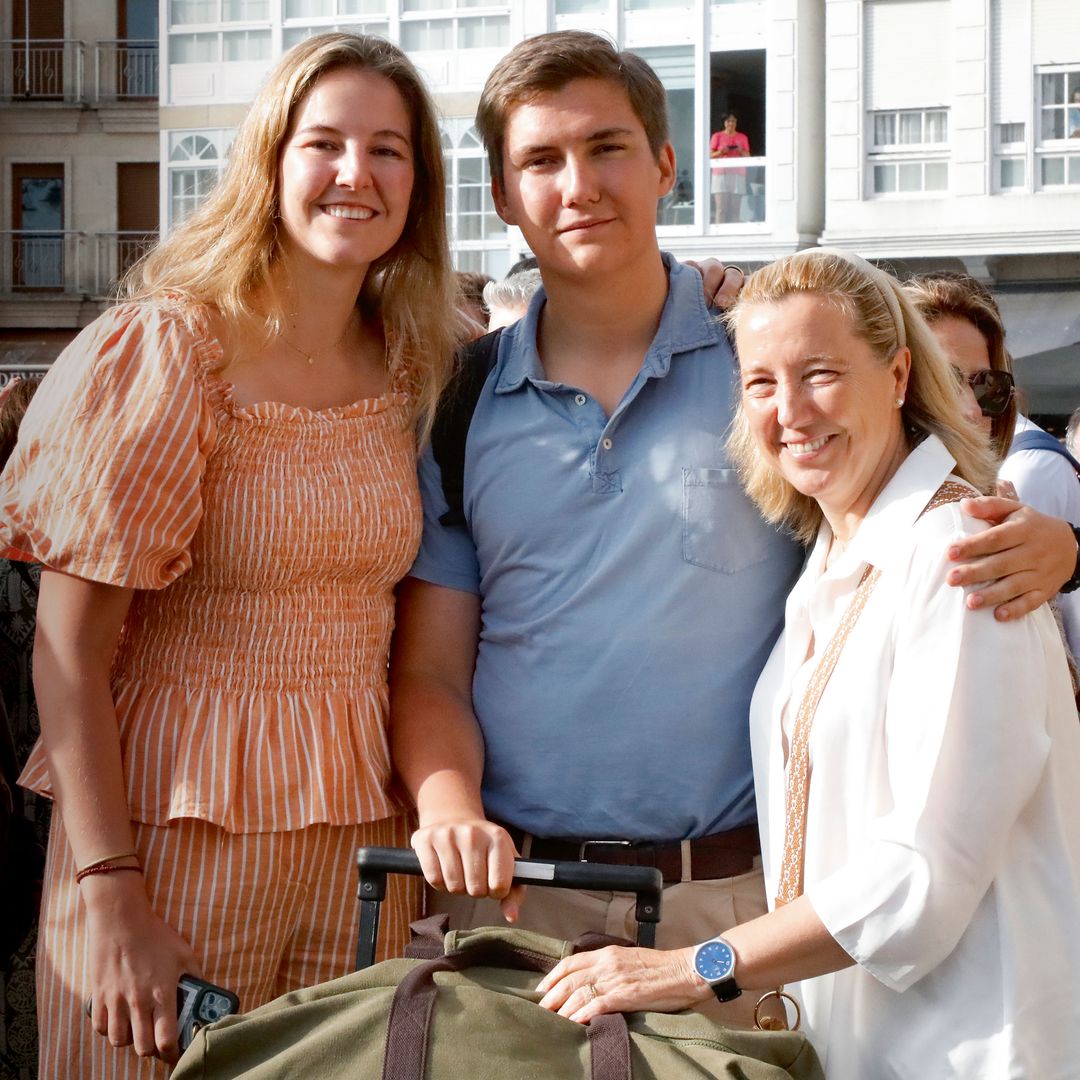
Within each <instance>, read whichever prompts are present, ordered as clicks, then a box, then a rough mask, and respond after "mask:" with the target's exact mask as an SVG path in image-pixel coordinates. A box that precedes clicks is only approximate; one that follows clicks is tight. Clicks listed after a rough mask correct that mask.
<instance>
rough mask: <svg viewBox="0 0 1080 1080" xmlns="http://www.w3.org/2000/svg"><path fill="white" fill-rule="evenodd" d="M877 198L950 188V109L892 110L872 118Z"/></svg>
mask: <svg viewBox="0 0 1080 1080" xmlns="http://www.w3.org/2000/svg"><path fill="white" fill-rule="evenodd" d="M870 126H871V140H870V143H871V152H870V169H871V176H872V191H873V193H874V194H875V195H913V194H916V193H918V192H937V191H947V190H948V187H949V163H948V144H949V113H948V110H947V109H889V110H881V111H878V112H874V113H871V114H870Z"/></svg>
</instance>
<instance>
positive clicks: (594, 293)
mask: <svg viewBox="0 0 1080 1080" xmlns="http://www.w3.org/2000/svg"><path fill="white" fill-rule="evenodd" d="M477 128H478V129H479V131H480V133H481V135H482V137H483V138H484V141H485V144H486V146H487V148H488V151H489V154H490V158H491V164H492V174H493V183H492V189H493V192H494V195H495V201H496V207H497V209H498V212H499V214H500V216H501V217H502V218H503V219H504V220H506V221H507V222H509V223H511V224H514V225H517V226H519V227H520V228H521V230H522V232H523V234H524V237H525V240H526V241H527V243H528V244H529V247H530V248H531V250H532V251H533V253H534V254H535V255H536V257H537V259H538V261H539V266H540V270H541V273H542V276H543V284H544V287H543V289H542V290H541V292H540V294H539V295H538V296H537V297H536V298H535V299H534V300H533V302H532V305H531V306H530V308H529V311H528V314H527V315H526V317H525V318H524V319H523V320H522V321H521V322H519V323H517V324H515V325H514V326H512V327H510V328H508V329H507V330H505V331H504V332H503V334H502V337H501V339H500V342H499V350H498V361H497V363H496V366H495V369H494V370H493V371H492V373H491V375H490V376H489V378H488V380H487V383H486V384H485V386H484V389H483V391H482V393H481V395H480V398H479V401H478V403H477V406H476V410H475V413H474V415H473V418H472V424H471V427H470V429H469V436H468V442H467V454H466V468H465V490H464V507H463V508H464V512H465V517H466V521H467V527H465V528H461V527H456V526H444V525H442V524H440V522H439V517H440V516H441V515H442V514H443V513H444V512H445V511H446V509H447V505H446V502H445V499H444V495H443V492H442V489H441V484H440V477H439V474H438V468H437V466H436V465H435V463H434V460H433V458H432V456H431V454H430V453H428V454H427V455H426V456H425V458H424V460H423V462H422V466H421V485H422V492H423V499H424V514H425V527H424V538H423V543H422V547H421V551H420V555H419V557H418V558H417V561H416V563H415V565H414V567H413V569H412V572H411V576H410V578H409V579H408V580H407V581H406V582H405V583H404V584H403V586H402V589H401V594H400V603H399V614H398V632H397V636H396V641H395V652H394V658H393V664H392V676H391V685H392V695H393V696H392V722H393V723H392V734H393V744H394V758H395V763H396V766H397V769H398V771H399V773H400V775H401V777H402V779H403V780H404V782H405V784H406V786H407V787H408V788H409V790H410V791H411V792H412V794H413V795H414V797H415V798H416V801H417V806H418V809H419V815H420V826H421V828H420V830H419V831H418V833H417V834H416V835H415V837H414V841H413V843H414V847H415V849H416V851H417V853H418V854H419V856H420V859H421V862H422V864H423V867H424V870H425V874H426V876H427V878H428V881H429V882H431V883H432V884H433V885H435V886H437V887H440V888H443V889H446V890H448V891H450V892H452V893H454V894H457V895H455V896H452V897H449V898H446V903H447V905H448V907H449V908H450V910H451V912H452V914H453V915H454V916H455V922H456V923H457V924H458V925H470V924H476V923H481V922H490V921H492V917H493V916H497V914H498V909H497V908H496V907H495V906H494V903H493V901H492V900H477V899H475V898H482V897H488V896H493V897H504V900H503V910H504V912H505V913H506V914H507V915H508V916H509V917H511V918H516V917H518V914H519V912H518V908H519V900H520V894H518V893H511V894H509V895H507V890H508V888H509V878H510V873H511V870H512V858H513V853H514V849H515V847H516V848H517V850H518V851H519V852H521V853H522V854H532V855H533V856H536V857H541V858H578V857H584V858H588V859H594V860H598V861H624V860H625V861H637V862H641V863H644V864H649V865H658V866H660V867H661V869H662V870H663V872H664V876H665V880H666V881H667V882H668V883H669V887H668V888H667V889H666V892H665V899H664V919H663V922H662V923H661V926H660V931H659V935H658V944H659V945H661V946H662V947H665V948H672V947H677V946H683V945H688V944H691V943H694V942H697V941H703V940H705V939H707V938H710V937H712V936H714V935H716V934H719V933H721V932H722V931H723V930H724V929H726V928H728V927H730V926H731V925H734V924H735V923H737V922H742V921H744V920H746V919H749V918H752V917H754V916H755V915H757V914H760V913H761V912H763V911H764V910H765V896H764V890H763V887H762V881H761V872H760V859H759V858H758V857H757V852H758V851H759V850H760V849H759V847H758V844H757V835H756V827H755V813H754V799H753V786H752V774H751V764H750V749H749V737H748V730H747V716H748V706H749V700H750V695H751V693H752V691H753V687H754V683H755V681H756V679H757V676H758V673H759V671H760V669H761V667H762V665H763V663H764V661H765V659H766V657H767V655H768V652H769V650H770V648H771V646H772V644H773V642H774V640H775V638H776V635H777V634H778V632H779V629H780V623H781V620H782V617H783V606H784V598H785V596H786V593H787V591H788V588H789V587H790V585H791V584H792V582H793V581H794V579H795V576H796V575H797V573H798V570H799V567H800V564H801V559H802V553H801V551H800V550H799V549H798V548H797V546H796V545H795V544H794V543H793V542H792V541H791V540H790V539H788V538H786V537H784V536H782V535H780V534H778V533H777V532H775V531H774V530H773V529H771V528H770V527H769V526H767V525H766V524H765V523H764V522H763V521H762V520H761V518H760V517H759V515H758V514H757V512H756V511H755V510H754V508H753V506H752V505H751V504H750V502H749V500H748V499H747V498H746V496H745V495H744V494H743V492H742V490H741V489H740V487H739V484H738V482H737V480H736V477H735V475H734V473H733V472H732V470H731V467H730V464H729V462H728V459H727V453H726V450H725V445H724V441H725V434H726V430H727V427H728V424H729V421H730V419H731V415H732V410H733V408H734V405H735V401H736V397H735V395H736V393H737V389H736V383H735V364H734V359H733V356H732V353H731V348H730V346H729V344H728V341H727V339H726V336H725V334H724V332H723V330H722V329H721V327H720V326H719V324H718V323H717V321H716V318H715V315H714V313H713V312H710V311H709V310H708V309H707V308H706V305H705V302H704V299H703V295H702V289H701V282H700V279H699V277H698V275H697V274H696V272H695V271H693V270H690V269H688V268H686V267H682V266H680V265H679V264H678V263H676V262H674V260H672V259H671V258H670V257H669V256H667V255H664V254H662V253H661V252H660V250H659V247H658V245H657V239H656V232H655V215H656V203H657V200H658V199H660V198H662V197H663V196H664V195H665V194H666V193H667V192H668V191H669V190H670V189H671V186H672V183H673V180H674V176H675V160H674V153H673V151H672V148H671V145H670V143H669V141H668V132H667V118H666V103H665V97H664V90H663V87H662V85H661V84H660V82H659V80H658V79H657V77H656V75H655V74H654V73H653V72H652V70H651V69H650V68H649V67H648V66H647V65H646V64H645V63H644V61H642V60H641V59H640V58H638V57H636V56H634V55H633V54H630V53H618V52H616V51H615V49H614V48H613V47H612V46H611V45H610V44H609V43H608V42H607V41H605V40H604V39H602V38H599V37H596V36H594V35H591V34H583V33H578V32H570V33H558V34H549V35H544V36H542V37H539V38H533V39H530V40H529V41H527V42H523V43H522V44H520V45H518V46H517V47H516V48H515V49H513V50H512V51H511V52H510V53H509V54H508V55H507V56H506V57H505V58H504V59H503V61H502V62H501V63H500V64H499V65H498V67H497V68H496V69H495V71H494V72H493V73H492V75H491V77H490V79H489V80H488V83H487V85H486V87H485V89H484V93H483V96H482V99H481V105H480V110H479V113H478V116H477ZM973 553H977V552H973ZM1074 553H1075V552H1074ZM1064 558H1065V562H1067V563H1068V566H1067V567H1065V568H1064V569H1062V568H1060V567H1058V568H1055V569H1053V570H1052V571H1051V572H1050V573H1049V574H1048V575H1047V576H1048V578H1049V580H1048V581H1047V583H1046V589H1045V591H1046V592H1047V593H1049V592H1053V591H1055V590H1056V588H1057V587H1058V586H1059V585H1060V583H1061V581H1062V580H1064V577H1065V576H1066V575H1067V573H1068V572H1069V571H1071V569H1072V563H1071V559H1070V557H1069V552H1068V550H1067V549H1066V552H1065V557H1064ZM1059 562H1061V559H1059ZM985 565H986V564H985V563H984V564H982V565H979V566H978V568H977V570H976V571H974V573H979V574H981V576H982V577H983V578H985V577H989V576H994V575H991V574H987V573H986V572H985ZM1020 565H1023V562H1021V563H1020ZM972 580H979V578H978V577H972ZM998 595H999V594H997V593H993V592H991V593H990V594H989V598H990V599H991V600H994V601H996V600H997V598H998ZM1006 595H1007V593H1006ZM597 841H629V842H630V844H629V845H628V844H626V843H614V844H613V843H597ZM631 919H632V915H631V904H630V901H629V900H628V899H627V898H624V897H612V896H596V895H595V894H590V895H588V896H582V895H575V894H570V893H565V892H562V891H556V890H542V889H534V890H532V892H531V893H530V895H529V898H528V902H527V903H526V904H525V905H524V907H523V908H521V911H520V924H521V925H523V926H527V927H529V928H532V929H538V930H541V931H544V932H548V933H553V934H556V935H561V936H574V935H576V934H578V933H580V932H581V931H584V930H600V931H607V932H612V933H617V934H621V935H627V933H628V931H629V930H630V929H631V927H632V922H631ZM739 1005H740V1003H738V1002H736V1003H733V1004H732V1005H731V1006H726V1007H725V1008H728V1009H734V1010H736V1011H734V1012H729V1013H728V1019H734V1020H736V1021H739V1020H741V1021H746V1020H747V1019H748V1017H749V1012H750V1009H751V1008H752V1003H743V1004H742V1007H741V1008H740V1007H739Z"/></svg>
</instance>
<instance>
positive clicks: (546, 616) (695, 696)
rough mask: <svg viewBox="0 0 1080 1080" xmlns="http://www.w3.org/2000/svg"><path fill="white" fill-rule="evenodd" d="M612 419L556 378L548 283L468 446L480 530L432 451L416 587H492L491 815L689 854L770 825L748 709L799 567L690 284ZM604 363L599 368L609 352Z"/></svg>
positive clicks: (483, 690) (493, 379)
mask: <svg viewBox="0 0 1080 1080" xmlns="http://www.w3.org/2000/svg"><path fill="white" fill-rule="evenodd" d="M664 259H665V265H666V267H667V270H668V275H669V290H668V297H667V301H666V303H665V305H664V310H663V314H662V316H661V320H660V326H659V329H658V330H657V333H656V337H655V338H654V340H653V343H652V346H651V347H650V349H649V351H648V353H647V354H646V356H645V359H644V362H643V363H642V366H641V370H640V371H639V372H638V374H637V377H636V378H635V379H634V381H633V383H632V384H631V386H630V387H629V389H628V390H627V391H626V394H625V396H624V397H623V399H622V401H621V402H620V403H619V406H618V408H617V409H616V410H615V412H614V413H613V414H612V415H611V416H610V417H608V416H606V415H605V414H604V410H603V409H602V408H601V407H600V405H599V404H598V403H597V401H596V400H595V399H594V398H593V397H591V396H590V395H589V394H586V393H584V392H582V391H580V390H578V389H577V388H576V387H573V386H567V385H565V384H562V383H555V382H551V381H550V380H548V379H546V378H545V377H544V369H543V365H542V364H541V362H540V356H539V354H538V352H537V349H536V330H537V320H538V318H539V314H540V311H541V308H542V307H543V304H544V293H543V290H541V291H540V293H539V294H538V295H537V296H536V297H535V299H534V300H533V302H532V304H531V306H530V308H529V311H528V314H527V315H526V316H525V318H524V319H522V320H521V321H520V322H519V323H516V324H515V325H514V326H511V327H510V328H508V329H507V330H504V331H503V334H502V336H501V339H500V341H499V355H498V362H497V363H496V366H495V369H494V370H493V371H492V373H491V375H490V376H489V378H488V380H487V383H486V384H485V386H484V388H483V391H482V393H481V395H480V399H479V402H478V403H477V406H476V411H475V413H474V414H473V420H472V425H471V427H470V429H469V436H468V441H467V443H466V459H465V493H464V511H465V516H466V520H467V522H468V528H467V529H464V528H461V527H455V526H450V527H447V526H443V525H441V524H440V523H439V516H440V514H442V513H443V512H444V511H445V510H446V501H445V499H444V497H443V493H442V488H441V484H440V479H439V470H438V466H437V465H436V464H435V461H434V459H433V457H432V456H431V453H430V450H429V451H428V452H427V453H426V454H425V455H424V457H423V459H422V461H421V464H420V482H421V491H422V494H423V500H424V535H423V542H422V544H421V548H420V554H419V556H418V557H417V560H416V563H415V564H414V566H413V568H412V571H411V574H412V576H413V577H416V578H419V579H422V580H424V581H429V582H433V583H435V584H437V585H444V586H448V587H450V588H452V589H461V590H465V591H467V592H472V593H477V594H478V595H479V596H480V598H481V604H482V630H481V634H480V643H479V652H478V655H477V660H476V673H475V676H474V679H473V705H474V708H475V711H476V716H477V719H478V721H479V723H480V727H481V729H482V730H483V736H484V743H485V769H484V779H483V799H484V806H485V809H486V811H487V813H488V815H489V816H490V817H493V818H496V819H498V820H501V821H505V822H509V823H510V824H513V825H516V826H518V827H519V828H522V829H525V830H527V831H529V832H532V833H535V834H536V835H538V836H585V837H609V838H624V839H634V840H647V839H651V840H675V839H682V838H685V837H696V836H705V835H708V834H710V833H714V832H719V831H722V830H725V829H729V828H734V827H735V826H739V825H746V824H749V823H751V822H753V821H754V818H755V813H754V790H753V775H752V770H751V764H750V740H749V731H748V716H749V706H750V696H751V693H752V692H753V689H754V683H755V682H756V681H757V677H758V673H759V672H760V671H761V669H762V667H763V666H764V663H765V660H766V658H767V657H768V654H769V650H770V649H771V647H772V644H773V642H774V641H775V639H776V637H777V635H778V633H779V631H780V626H781V622H782V619H783V612H784V599H785V597H786V596H787V592H788V590H789V588H790V587H791V585H792V584H793V583H794V580H795V578H796V576H797V574H798V571H799V568H800V566H801V562H802V553H801V550H800V549H799V548H798V546H797V545H796V544H795V543H794V542H793V541H791V540H790V539H789V538H787V537H785V536H783V535H781V534H779V533H778V532H777V531H776V530H774V529H773V528H771V527H770V526H769V525H767V524H766V523H765V522H764V521H763V520H762V519H761V517H760V515H759V514H758V512H757V510H756V509H755V507H754V506H753V504H752V503H751V502H750V500H749V499H748V498H747V497H746V495H745V494H744V493H743V491H742V489H741V487H740V486H739V482H738V479H737V477H736V475H735V473H734V471H733V470H732V468H731V465H730V463H729V461H728V457H727V453H726V450H725V447H724V439H725V435H726V432H727V428H728V425H729V423H730V421H731V417H732V410H733V406H734V403H735V400H736V394H737V390H738V387H737V382H736V373H735V363H734V359H733V356H732V352H731V347H730V346H729V344H728V341H727V338H726V336H725V334H724V331H723V329H722V328H721V326H720V325H719V323H718V322H717V321H716V319H715V317H714V316H713V315H712V314H711V313H710V312H709V310H708V309H707V308H706V306H705V301H704V297H703V294H702V287H701V278H700V276H699V275H698V274H697V272H696V271H694V270H691V269H689V268H688V267H684V266H681V265H680V264H679V263H677V262H675V261H674V260H673V259H671V258H670V257H669V256H666V255H665V256H664ZM597 361H598V362H602V357H598V358H597Z"/></svg>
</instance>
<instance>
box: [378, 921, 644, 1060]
mask: <svg viewBox="0 0 1080 1080" xmlns="http://www.w3.org/2000/svg"><path fill="white" fill-rule="evenodd" d="M555 964H556V960H555V959H554V958H553V957H551V956H546V955H544V954H543V953H539V952H533V951H531V950H529V949H520V948H516V947H514V946H512V945H507V944H505V943H504V942H500V941H485V942H483V943H482V944H481V943H477V944H475V945H470V946H469V947H468V948H467V949H459V950H457V951H456V952H452V953H447V955H445V956H439V957H436V958H435V959H434V960H428V961H425V962H424V963H422V964H418V965H417V966H416V967H414V968H413V969H412V971H410V972H409V974H408V975H406V976H405V978H403V979H402V980H401V982H400V983H398V987H397V989H396V990H395V991H394V1000H393V1002H392V1003H391V1005H390V1018H389V1020H388V1021H387V1025H386V1049H385V1051H384V1053H383V1069H382V1080H424V1077H425V1074H426V1072H425V1071H426V1068H427V1056H428V1043H429V1041H430V1039H431V1015H432V1011H433V1009H434V1008H435V997H436V994H437V990H438V988H437V987H436V985H435V974H436V972H439V971H464V970H465V969H466V968H470V967H508V968H516V969H518V970H521V971H537V972H540V973H541V974H547V972H549V971H550V970H551V969H552V968H553V967H554V966H555ZM594 1029H595V1030H594ZM587 1030H588V1036H589V1050H590V1054H591V1058H592V1080H631V1072H630V1032H629V1030H628V1029H627V1026H626V1018H625V1017H624V1016H623V1015H622V1013H610V1014H608V1015H606V1016H598V1017H596V1018H595V1019H594V1020H592V1021H591V1022H590V1024H589V1027H588V1029H587Z"/></svg>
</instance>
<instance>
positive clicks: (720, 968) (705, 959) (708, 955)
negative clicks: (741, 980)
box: [694, 937, 742, 1001]
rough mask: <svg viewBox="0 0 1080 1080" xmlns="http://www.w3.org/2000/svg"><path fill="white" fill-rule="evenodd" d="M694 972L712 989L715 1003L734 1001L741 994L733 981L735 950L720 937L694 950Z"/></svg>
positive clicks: (705, 942) (703, 943) (737, 985)
mask: <svg viewBox="0 0 1080 1080" xmlns="http://www.w3.org/2000/svg"><path fill="white" fill-rule="evenodd" d="M694 970H695V971H696V972H697V973H698V974H699V975H700V976H701V977H702V978H703V979H704V980H705V981H706V982H707V983H708V984H709V985H710V986H711V987H712V991H713V993H714V994H715V995H716V1000H717V1001H734V1000H735V998H737V997H738V996H739V995H740V994H741V993H742V991H741V990H740V989H739V984H738V983H737V982H736V981H735V950H734V949H733V948H732V947H731V946H730V945H729V944H728V943H727V942H726V941H725V940H724V939H723V938H722V937H714V938H711V939H710V940H709V941H704V942H702V943H701V944H700V945H698V946H697V948H695V949H694Z"/></svg>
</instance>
